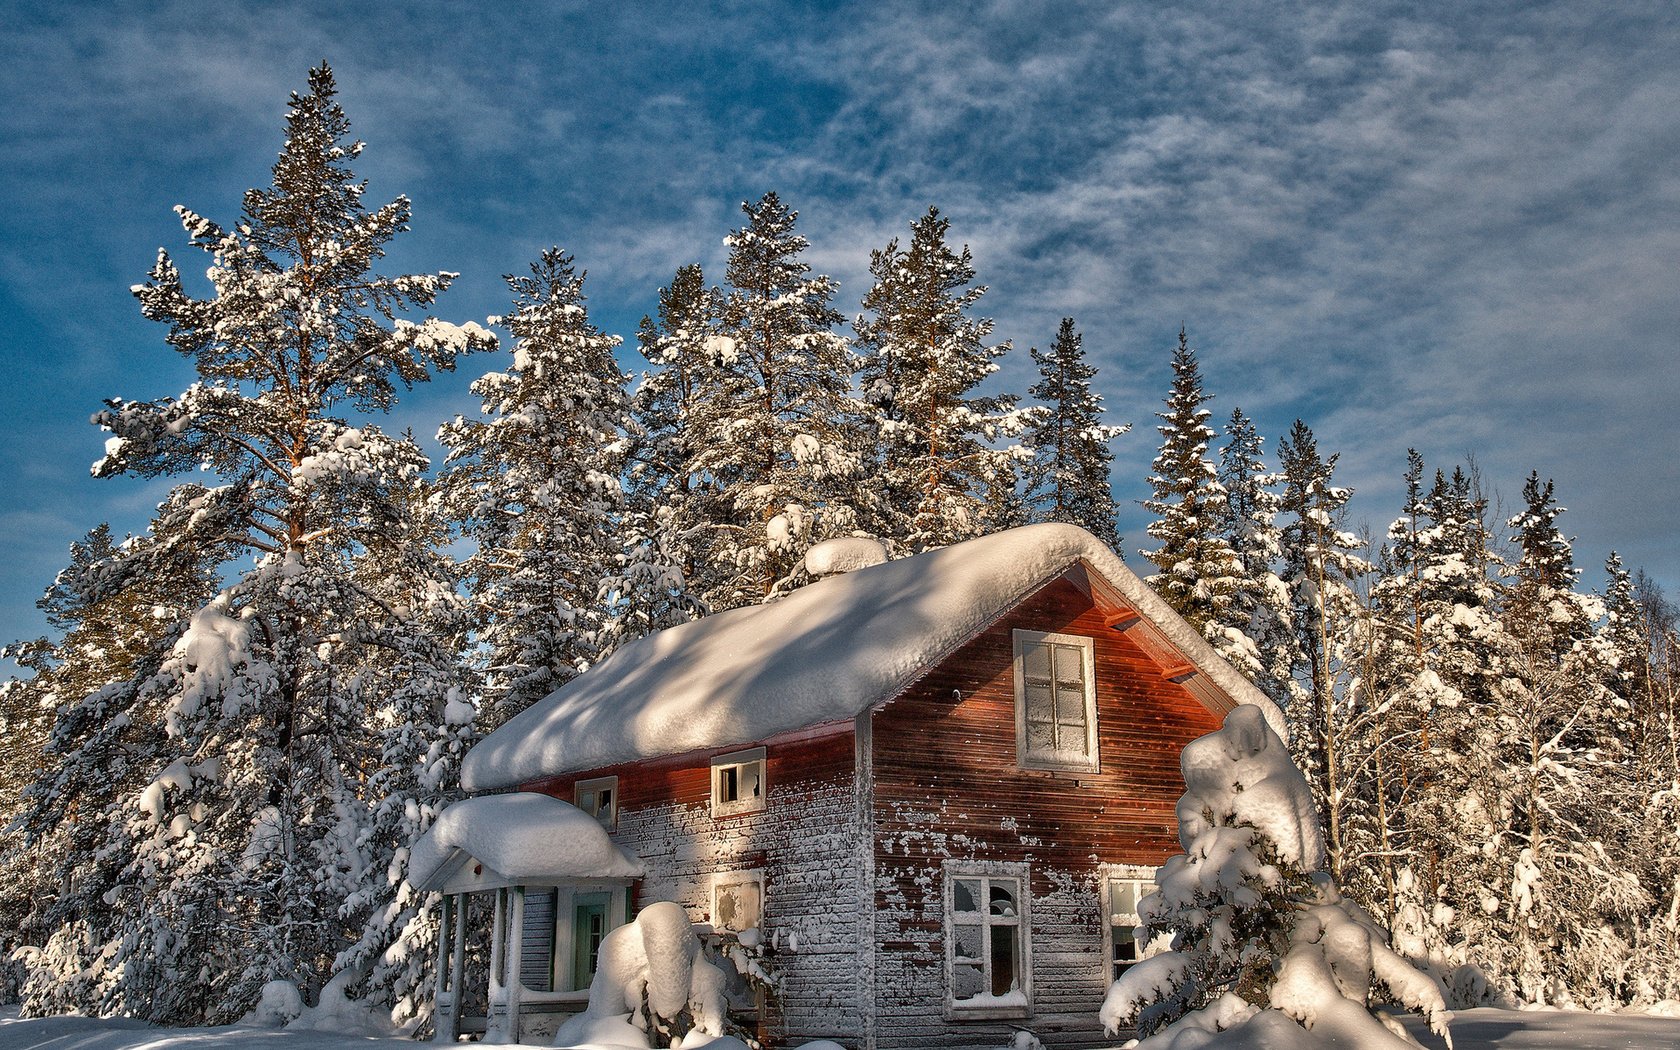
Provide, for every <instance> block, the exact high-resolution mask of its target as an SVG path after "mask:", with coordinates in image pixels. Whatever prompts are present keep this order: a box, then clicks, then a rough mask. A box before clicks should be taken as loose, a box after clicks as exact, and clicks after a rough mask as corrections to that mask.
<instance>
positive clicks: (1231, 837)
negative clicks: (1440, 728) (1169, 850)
mask: <svg viewBox="0 0 1680 1050" xmlns="http://www.w3.org/2000/svg"><path fill="white" fill-rule="evenodd" d="M1181 765H1182V768H1183V771H1184V782H1185V786H1186V789H1185V792H1184V796H1183V797H1182V798H1181V799H1179V803H1178V822H1179V841H1180V843H1181V844H1182V845H1183V847H1184V852H1183V853H1182V854H1180V855H1178V856H1176V857H1173V858H1171V859H1169V860H1168V861H1167V863H1166V864H1164V865H1163V866H1162V867H1161V869H1160V872H1159V874H1158V875H1157V877H1156V882H1157V884H1158V886H1159V890H1158V891H1157V892H1156V893H1154V894H1152V895H1150V896H1149V897H1146V898H1145V899H1144V901H1143V902H1142V904H1141V905H1140V907H1139V913H1140V915H1141V916H1142V918H1143V920H1144V924H1145V926H1146V927H1147V928H1148V929H1149V931H1150V933H1151V934H1152V935H1155V934H1162V933H1168V934H1171V935H1172V950H1171V951H1169V952H1167V953H1165V954H1162V955H1158V956H1155V957H1154V958H1152V959H1147V960H1145V961H1143V962H1141V963H1138V964H1137V965H1136V966H1133V967H1132V968H1131V969H1130V970H1128V971H1126V973H1125V974H1123V975H1122V976H1121V977H1120V979H1119V980H1117V981H1115V982H1114V985H1113V986H1112V987H1111V988H1110V989H1109V992H1108V996H1107V998H1106V999H1105V1000H1104V1002H1103V1006H1102V1011H1101V1014H1100V1016H1101V1019H1102V1022H1103V1025H1104V1027H1105V1028H1106V1029H1107V1030H1108V1031H1109V1033H1110V1034H1114V1033H1115V1032H1117V1031H1118V1030H1119V1029H1120V1028H1122V1027H1131V1026H1135V1027H1136V1029H1137V1031H1138V1034H1139V1035H1140V1036H1142V1037H1144V1039H1143V1042H1142V1043H1141V1044H1139V1046H1140V1050H1189V1048H1192V1047H1199V1046H1202V1045H1205V1044H1207V1043H1208V1042H1209V1041H1210V1040H1212V1039H1213V1038H1214V1036H1215V1034H1216V1033H1218V1032H1223V1031H1228V1030H1232V1029H1236V1028H1239V1027H1241V1028H1244V1029H1245V1031H1247V1033H1248V1035H1249V1036H1251V1037H1252V1038H1251V1039H1250V1040H1249V1042H1251V1043H1252V1044H1253V1045H1273V1044H1276V1045H1288V1046H1300V1047H1314V1046H1320V1045H1326V1044H1329V1045H1336V1046H1358V1047H1361V1048H1370V1050H1388V1048H1393V1050H1399V1048H1402V1047H1406V1048H1413V1050H1415V1045H1416V1044H1415V1043H1413V1042H1412V1041H1411V1040H1410V1039H1409V1038H1408V1037H1406V1036H1405V1035H1404V1034H1403V1032H1401V1030H1400V1029H1399V1028H1398V1026H1396V1025H1395V1024H1394V1023H1393V1022H1392V1021H1390V1020H1388V1019H1386V1018H1384V1017H1382V1016H1381V1015H1378V1014H1376V1013H1374V1012H1373V1011H1372V1010H1371V1009H1370V1001H1371V996H1372V988H1373V984H1380V985H1381V986H1383V987H1384V988H1385V989H1386V990H1387V993H1388V994H1389V995H1390V996H1391V997H1392V998H1393V999H1394V1000H1395V1001H1397V1002H1400V1003H1402V1004H1404V1005H1405V1006H1407V1007H1410V1008H1412V1009H1414V1010H1417V1011H1419V1012H1420V1013H1422V1014H1424V1015H1425V1016H1426V1017H1427V1018H1428V1020H1429V1024H1430V1028H1431V1029H1432V1030H1433V1031H1435V1032H1436V1033H1438V1034H1440V1035H1441V1036H1442V1037H1443V1038H1445V1039H1446V1040H1447V1045H1448V1046H1449V1047H1451V1045H1452V1041H1451V1036H1450V1035H1449V1034H1448V1032H1447V1020H1448V1018H1449V1016H1450V1015H1449V1014H1448V1013H1447V1009H1446V1004H1445V1002H1444V999H1443V996H1442V990H1441V988H1440V986H1439V984H1438V983H1437V982H1436V981H1435V979H1434V978H1433V977H1431V976H1429V975H1428V974H1425V973H1424V972H1422V971H1421V970H1418V969H1417V968H1416V967H1414V966H1412V965H1411V964H1410V963H1409V962H1407V961H1406V960H1405V959H1404V958H1402V957H1401V956H1399V955H1397V954H1396V953H1395V952H1394V951H1393V950H1392V949H1391V948H1390V947H1389V946H1388V940H1387V935H1386V933H1385V932H1384V931H1383V930H1382V929H1381V928H1380V927H1378V926H1377V924H1376V923H1375V922H1374V921H1372V920H1371V918H1370V917H1369V916H1368V915H1366V914H1365V912H1364V911H1363V910H1361V909H1360V908H1359V907H1358V906H1357V905H1355V904H1353V903H1352V902H1351V901H1347V900H1345V899H1343V897H1342V895H1341V893H1340V892H1339V891H1338V890H1337V888H1336V886H1335V884H1334V883H1333V882H1332V881H1331V879H1330V878H1329V876H1328V875H1326V874H1324V873H1323V872H1322V870H1321V869H1322V868H1323V866H1324V847H1323V838H1322V835H1321V833H1320V830H1319V827H1318V821H1317V817H1316V815H1315V813H1314V809H1313V802H1312V795H1311V793H1310V791H1309V789H1308V787H1307V784H1306V781H1305V779H1304V778H1303V777H1302V776H1301V774H1300V772H1299V771H1298V770H1296V768H1295V766H1294V765H1293V763H1291V762H1290V759H1289V752H1288V749H1287V748H1286V747H1285V746H1284V744H1283V742H1282V741H1281V740H1279V739H1278V737H1277V735H1276V734H1275V733H1273V732H1272V729H1271V727H1270V726H1268V725H1267V724H1266V722H1265V719H1264V717H1263V716H1262V714H1261V712H1260V710H1259V708H1256V707H1252V706H1248V705H1244V706H1240V707H1238V708H1237V709H1236V710H1234V711H1232V712H1231V713H1230V715H1228V716H1227V717H1226V719H1225V725H1224V726H1223V727H1222V728H1221V729H1220V730H1219V731H1217V732H1215V733H1210V734H1208V735H1207V736H1204V737H1202V738H1200V739H1199V740H1195V741H1193V742H1192V743H1191V744H1190V745H1189V746H1188V747H1186V748H1185V749H1184V754H1183V756H1182V759H1181ZM1265 1007H1270V1009H1269V1010H1268V1009H1264V1008H1265ZM1285 1019H1287V1021H1286V1020H1285ZM1288 1022H1293V1023H1294V1024H1293V1025H1290V1024H1288ZM1280 1025H1282V1026H1283V1028H1282V1030H1281V1031H1280V1029H1279V1026H1280ZM1295 1026H1299V1027H1295ZM1302 1029H1305V1030H1306V1031H1305V1032H1303V1031H1302ZM1308 1033H1313V1034H1308ZM1321 1037H1322V1038H1321ZM1280 1039H1282V1042H1279V1041H1278V1040H1280Z"/></svg>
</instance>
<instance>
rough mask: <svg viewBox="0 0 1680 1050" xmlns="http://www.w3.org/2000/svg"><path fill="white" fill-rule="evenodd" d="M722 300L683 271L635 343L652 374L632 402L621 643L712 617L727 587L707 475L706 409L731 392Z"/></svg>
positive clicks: (693, 268)
mask: <svg viewBox="0 0 1680 1050" xmlns="http://www.w3.org/2000/svg"><path fill="white" fill-rule="evenodd" d="M720 299H721V297H720V295H719V293H718V290H717V289H715V288H708V287H707V286H706V277H705V274H704V273H703V272H702V271H701V269H700V267H699V265H698V264H690V265H687V266H683V267H681V268H680V269H678V270H677V273H676V276H675V277H674V278H672V280H671V283H670V285H669V286H667V287H665V288H661V289H660V290H659V311H658V317H657V319H656V318H654V317H643V318H642V323H641V327H640V329H639V330H638V331H637V334H636V340H637V345H638V348H639V349H640V351H641V354H642V356H643V357H644V358H646V360H647V362H648V364H650V365H651V366H653V370H652V371H650V372H647V373H645V374H644V377H643V379H642V383H641V386H640V387H638V388H637V390H636V393H635V396H634V398H633V399H632V401H631V412H632V416H633V421H634V427H633V428H632V431H631V447H630V453H629V464H628V473H627V477H628V486H627V491H626V497H627V500H628V505H627V507H626V529H625V533H626V548H627V549H626V552H625V556H624V562H623V569H622V572H621V574H620V579H619V580H618V581H617V582H616V585H615V589H616V590H617V591H618V593H619V594H620V595H621V596H622V602H621V605H620V611H619V614H618V616H617V617H616V619H615V627H614V630H615V633H616V635H617V636H618V637H620V638H634V637H639V636H640V635H643V634H646V633H648V632H651V631H657V630H661V629H663V628H666V627H674V626H676V625H677V624H679V623H684V622H686V621H688V620H691V619H693V618H694V617H696V616H698V615H700V614H701V613H703V612H704V611H705V609H704V606H703V605H701V603H700V598H699V596H700V595H702V594H705V593H714V592H715V591H716V589H717V588H718V587H719V586H721V579H720V578H719V576H718V575H717V574H715V573H713V572H712V571H711V568H712V559H711V541H712V540H713V538H714V532H713V529H712V523H713V522H716V521H719V520H721V519H722V513H721V511H722V508H721V506H720V505H719V502H718V499H717V492H716V490H715V489H714V488H713V487H712V486H710V485H708V484H707V483H706V479H705V478H704V477H703V476H702V475H701V465H700V462H701V456H702V452H703V449H704V445H705V440H704V439H703V438H702V437H701V433H702V431H703V430H704V428H705V427H706V419H707V413H708V409H709V404H708V402H709V399H710V398H711V397H712V396H713V395H714V394H716V393H717V392H718V391H719V390H721V389H722V385H723V376H722V372H721V367H720V366H721V364H722V362H721V360H720V355H719V354H718V348H719V347H720V345H722V344H721V343H720V339H719V336H718V330H717V325H718V315H719V313H720V312H721V309H722V306H721V302H720Z"/></svg>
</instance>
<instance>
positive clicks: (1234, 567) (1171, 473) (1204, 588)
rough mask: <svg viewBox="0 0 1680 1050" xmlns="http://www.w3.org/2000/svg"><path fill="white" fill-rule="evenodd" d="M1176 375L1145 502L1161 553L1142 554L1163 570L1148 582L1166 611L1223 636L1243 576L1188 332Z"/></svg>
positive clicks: (1176, 354)
mask: <svg viewBox="0 0 1680 1050" xmlns="http://www.w3.org/2000/svg"><path fill="white" fill-rule="evenodd" d="M1172 369H1173V381H1172V389H1171V390H1170V391H1169V392H1168V394H1167V398H1166V405H1167V410H1166V411H1165V412H1157V413H1156V414H1155V415H1156V418H1157V419H1159V420H1160V421H1161V423H1160V425H1159V426H1157V427H1156V428H1155V429H1156V430H1158V431H1160V433H1161V448H1160V451H1159V452H1158V453H1157V454H1156V456H1155V462H1154V463H1153V464H1151V470H1152V473H1151V474H1150V477H1149V484H1150V488H1151V490H1152V495H1151V496H1150V498H1149V499H1147V500H1144V501H1143V505H1144V507H1145V508H1146V509H1147V510H1149V511H1150V512H1151V513H1152V514H1154V515H1155V518H1156V520H1155V521H1153V522H1151V523H1150V525H1149V528H1148V532H1149V535H1150V536H1151V537H1153V538H1154V539H1155V540H1156V541H1157V542H1159V543H1160V546H1159V547H1157V548H1156V549H1155V550H1153V551H1143V552H1141V553H1142V554H1143V556H1144V557H1145V558H1148V559H1149V560H1150V561H1151V562H1153V563H1154V564H1155V566H1156V568H1157V569H1159V570H1160V571H1159V572H1158V573H1156V574H1155V575H1153V576H1151V577H1149V581H1148V582H1149V584H1150V586H1152V587H1154V588H1155V590H1156V591H1157V592H1158V593H1159V594H1160V595H1161V597H1162V598H1164V599H1166V601H1167V604H1168V605H1171V606H1172V607H1173V609H1175V610H1176V611H1177V612H1178V614H1179V615H1180V616H1183V617H1184V618H1185V619H1186V620H1188V621H1190V623H1191V624H1193V625H1194V626H1195V627H1197V628H1198V629H1201V630H1203V631H1204V632H1206V631H1208V630H1209V629H1210V628H1211V630H1213V631H1215V632H1217V631H1218V625H1219V624H1220V623H1221V622H1223V621H1224V620H1225V619H1226V618H1227V617H1228V616H1229V615H1230V613H1229V608H1230V605H1231V601H1232V596H1233V595H1234V594H1235V593H1236V591H1237V588H1238V586H1239V583H1240V580H1239V573H1240V571H1241V569H1240V567H1239V566H1238V564H1237V558H1236V555H1235V554H1233V553H1232V551H1231V547H1230V545H1229V544H1228V543H1227V542H1226V540H1225V537H1224V536H1223V535H1221V534H1220V531H1219V524H1220V520H1221V516H1222V515H1223V514H1224V503H1225V490H1224V488H1223V487H1221V486H1220V484H1219V478H1218V472H1217V471H1216V470H1215V469H1214V465H1213V461H1212V460H1210V459H1208V442H1210V441H1212V440H1213V436H1214V431H1213V428H1212V427H1210V426H1208V425H1207V421H1208V417H1209V416H1211V415H1212V413H1211V412H1210V411H1208V410H1207V409H1206V408H1204V407H1202V406H1203V405H1205V404H1206V403H1207V402H1208V401H1210V400H1212V395H1211V394H1208V393H1206V392H1205V391H1204V390H1203V389H1202V375H1201V366H1200V365H1198V364H1197V362H1196V354H1195V351H1193V350H1191V349H1190V342H1189V339H1188V337H1187V336H1186V334H1185V331H1184V329H1182V328H1180V329H1179V332H1178V346H1177V347H1175V348H1174V350H1173V358H1172Z"/></svg>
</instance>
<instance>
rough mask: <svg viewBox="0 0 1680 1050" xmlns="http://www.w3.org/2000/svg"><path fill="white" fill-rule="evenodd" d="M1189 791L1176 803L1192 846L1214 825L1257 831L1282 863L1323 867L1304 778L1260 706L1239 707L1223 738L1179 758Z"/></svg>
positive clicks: (1197, 744)
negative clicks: (1236, 826) (1269, 842)
mask: <svg viewBox="0 0 1680 1050" xmlns="http://www.w3.org/2000/svg"><path fill="white" fill-rule="evenodd" d="M1179 767H1180V768H1181V769H1182V770H1183V771H1184V783H1185V785H1186V790H1185V792H1184V795H1183V797H1182V798H1180V799H1179V800H1178V828H1179V832H1178V839H1179V843H1180V844H1181V845H1182V846H1183V847H1184V848H1185V850H1186V851H1189V849H1190V845H1191V843H1192V842H1194V841H1195V840H1196V839H1197V838H1199V837H1200V836H1201V835H1202V834H1203V833H1204V832H1207V831H1209V830H1210V829H1212V828H1213V827H1214V826H1215V824H1224V825H1233V826H1234V825H1243V826H1247V827H1252V828H1254V829H1255V830H1256V831H1257V832H1259V833H1260V834H1262V835H1264V836H1266V837H1267V838H1268V839H1270V840H1271V842H1272V844H1273V845H1274V846H1275V847H1276V848H1277V852H1278V859H1279V860H1282V861H1283V862H1285V863H1288V864H1296V865H1299V866H1300V867H1301V868H1302V869H1304V870H1306V871H1317V870H1318V869H1320V868H1322V867H1323V866H1324V840H1323V836H1322V835H1321V834H1320V832H1319V829H1318V813H1317V810H1316V809H1315V808H1314V806H1313V799H1312V790H1311V789H1310V788H1309V787H1307V781H1306V778H1305V777H1303V776H1301V772H1300V770H1298V769H1296V768H1295V764H1294V762H1292V761H1291V760H1290V758H1289V749H1288V748H1287V747H1285V746H1284V744H1283V741H1281V740H1279V739H1278V737H1277V734H1275V733H1273V732H1272V730H1271V727H1270V726H1268V725H1267V724H1266V719H1265V717H1264V715H1263V713H1262V712H1261V710H1260V709H1259V708H1257V707H1248V706H1244V707H1239V708H1237V709H1236V710H1234V711H1232V712H1231V713H1230V715H1229V716H1227V717H1226V719H1225V725H1224V726H1223V727H1222V728H1221V729H1220V730H1219V731H1217V732H1214V733H1209V734H1208V735H1207V736H1204V737H1201V738H1199V739H1196V740H1193V741H1191V742H1190V743H1189V745H1188V746H1186V747H1185V749H1184V753H1183V755H1182V756H1180V758H1179Z"/></svg>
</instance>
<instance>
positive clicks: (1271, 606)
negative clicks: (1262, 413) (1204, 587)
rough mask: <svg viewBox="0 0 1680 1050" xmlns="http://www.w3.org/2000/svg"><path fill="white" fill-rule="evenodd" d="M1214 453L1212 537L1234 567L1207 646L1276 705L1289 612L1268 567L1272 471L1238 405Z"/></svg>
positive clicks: (1284, 682) (1285, 664)
mask: <svg viewBox="0 0 1680 1050" xmlns="http://www.w3.org/2000/svg"><path fill="white" fill-rule="evenodd" d="M1224 429H1225V437H1226V442H1225V446H1224V448H1222V449H1220V452H1219V474H1218V479H1219V485H1220V487H1221V488H1222V489H1223V490H1224V492H1225V500H1224V502H1223V503H1222V504H1221V505H1220V508H1219V510H1220V513H1219V521H1220V524H1219V534H1220V535H1221V536H1223V537H1224V539H1225V542H1226V544H1227V545H1228V546H1229V547H1230V548H1231V553H1232V554H1234V555H1235V556H1236V559H1237V565H1238V566H1239V567H1240V569H1241V573H1240V575H1239V576H1238V577H1237V581H1238V582H1237V587H1236V590H1235V592H1234V594H1233V595H1232V600H1231V602H1230V603H1229V604H1228V605H1227V606H1226V609H1225V614H1224V616H1223V617H1222V618H1221V619H1219V620H1218V621H1216V627H1217V629H1218V633H1217V634H1216V635H1215V636H1214V645H1215V647H1216V649H1218V651H1219V653H1220V655H1222V656H1224V657H1225V658H1226V659H1227V660H1229V661H1230V662H1231V664H1232V666H1234V667H1236V668H1237V669H1238V670H1240V671H1242V672H1243V674H1245V675H1247V676H1248V677H1249V679H1250V680H1251V681H1253V682H1254V683H1255V685H1257V686H1259V688H1260V690H1261V691H1262V692H1264V693H1265V694H1266V695H1267V696H1268V697H1270V698H1271V699H1272V700H1273V701H1274V702H1276V703H1277V704H1278V705H1279V706H1280V707H1282V706H1284V705H1287V704H1288V703H1289V701H1290V699H1291V697H1292V695H1293V690H1294V686H1295V682H1294V676H1293V673H1292V672H1293V666H1294V652H1295V650H1294V632H1293V623H1294V620H1293V611H1292V609H1291V603H1290V601H1289V593H1288V589H1287V588H1286V587H1285V586H1284V584H1283V581H1282V580H1281V579H1279V578H1278V575H1277V573H1276V572H1275V571H1274V569H1273V565H1274V563H1276V562H1277V561H1278V559H1279V558H1281V557H1282V554H1283V547H1282V543H1283V539H1282V533H1281V532H1280V531H1279V528H1278V524H1277V517H1278V513H1279V503H1278V497H1277V494H1276V493H1275V492H1273V491H1272V486H1273V484H1275V482H1276V476H1275V475H1273V474H1271V473H1269V472H1268V471H1267V470H1266V463H1265V460H1264V459H1263V458H1262V457H1261V451H1260V450H1261V442H1262V440H1263V439H1262V438H1261V437H1260V434H1259V432H1258V431H1257V430H1256V429H1255V428H1254V421H1253V420H1251V419H1249V418H1248V416H1246V415H1244V414H1243V411H1242V409H1240V408H1238V409H1235V410H1233V411H1232V412H1231V419H1230V421H1229V422H1228V423H1226V424H1225V428H1224Z"/></svg>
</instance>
